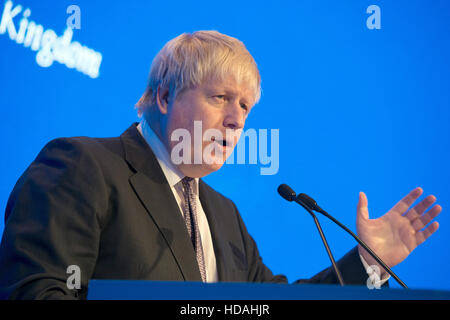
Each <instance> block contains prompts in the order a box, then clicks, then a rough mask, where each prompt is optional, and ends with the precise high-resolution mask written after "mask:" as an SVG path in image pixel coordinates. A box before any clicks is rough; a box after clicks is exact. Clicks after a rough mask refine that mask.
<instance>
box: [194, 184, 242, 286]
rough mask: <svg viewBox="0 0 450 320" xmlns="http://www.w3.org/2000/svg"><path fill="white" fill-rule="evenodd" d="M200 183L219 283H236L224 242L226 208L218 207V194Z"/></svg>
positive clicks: (228, 251)
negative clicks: (223, 221) (228, 263)
mask: <svg viewBox="0 0 450 320" xmlns="http://www.w3.org/2000/svg"><path fill="white" fill-rule="evenodd" d="M199 181H200V182H199V193H200V195H199V196H200V202H201V204H202V208H203V211H205V214H206V217H207V219H208V225H209V228H210V230H211V236H212V240H213V246H214V253H215V255H216V265H217V273H218V276H219V281H222V282H227V281H236V279H234V276H233V275H234V274H233V270H232V269H231V268H230V265H227V264H226V262H230V261H233V257H232V252H231V249H230V246H229V244H228V243H226V242H225V241H224V239H227V237H226V236H225V234H224V230H223V227H222V228H221V226H223V225H224V223H221V219H225V218H226V217H227V215H226V212H223V211H224V208H223V207H222V206H220V205H217V204H218V203H220V201H218V200H219V199H217V194H215V193H214V192H213V191H212V190H211V189H210V188H209V187H208V186H207V185H206V184H205V183H204V182H203V180H201V179H200V180H199Z"/></svg>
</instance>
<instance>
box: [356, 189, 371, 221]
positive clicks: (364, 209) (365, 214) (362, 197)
mask: <svg viewBox="0 0 450 320" xmlns="http://www.w3.org/2000/svg"><path fill="white" fill-rule="evenodd" d="M357 213H358V216H360V217H361V218H364V219H369V208H368V201H367V197H366V194H365V193H364V192H362V191H361V192H360V193H359V201H358V206H357Z"/></svg>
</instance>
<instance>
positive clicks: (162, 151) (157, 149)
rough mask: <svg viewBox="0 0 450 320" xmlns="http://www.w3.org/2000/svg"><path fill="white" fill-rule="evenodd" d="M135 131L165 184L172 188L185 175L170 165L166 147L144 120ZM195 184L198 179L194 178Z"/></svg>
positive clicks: (170, 161)
mask: <svg viewBox="0 0 450 320" xmlns="http://www.w3.org/2000/svg"><path fill="white" fill-rule="evenodd" d="M137 129H138V131H139V133H140V134H141V135H142V136H143V137H144V139H145V141H147V143H148V145H149V146H150V148H151V149H152V151H153V153H154V154H155V157H156V159H157V160H158V163H159V165H160V167H161V169H162V171H163V173H164V175H165V177H166V179H167V182H168V183H169V185H170V186H171V187H174V186H175V185H176V184H177V183H179V182H180V181H181V180H182V179H183V178H184V177H185V175H184V174H183V173H182V172H181V171H180V169H178V168H177V167H176V166H175V165H174V164H173V163H172V160H171V159H170V155H169V152H168V151H167V148H166V146H165V145H164V144H163V143H162V141H161V140H160V139H159V137H158V136H157V135H156V133H155V132H154V131H153V130H152V128H151V127H150V125H149V124H148V122H147V121H146V120H145V119H142V121H141V122H140V123H139V125H138V126H137ZM195 182H196V183H195V185H196V186H198V178H195Z"/></svg>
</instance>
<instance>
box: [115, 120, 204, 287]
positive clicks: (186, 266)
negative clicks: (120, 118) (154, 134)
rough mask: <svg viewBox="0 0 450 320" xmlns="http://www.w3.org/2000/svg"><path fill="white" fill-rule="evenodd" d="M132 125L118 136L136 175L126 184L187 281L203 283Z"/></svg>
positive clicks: (166, 190)
mask: <svg viewBox="0 0 450 320" xmlns="http://www.w3.org/2000/svg"><path fill="white" fill-rule="evenodd" d="M136 125H137V123H134V124H133V125H132V126H131V127H130V128H128V130H126V131H125V132H124V133H123V134H122V135H121V136H120V138H121V141H122V144H123V147H124V150H125V159H126V161H127V162H128V163H129V165H130V166H132V167H133V168H134V170H135V171H136V172H135V174H134V175H133V176H131V177H130V179H129V182H130V184H131V186H132V188H133V190H134V191H135V193H136V194H137V196H138V198H139V199H140V201H141V202H142V204H143V205H144V207H145V209H146V210H147V211H148V213H149V215H150V218H151V219H153V221H154V222H155V224H156V225H157V226H158V228H159V230H160V232H161V233H162V234H163V236H164V239H165V241H166V242H167V245H168V247H169V248H170V250H171V252H172V254H173V256H174V258H175V260H176V262H177V264H178V267H179V269H180V272H181V274H182V275H183V278H184V280H186V281H202V280H201V275H200V271H199V268H198V264H197V260H196V256H195V252H194V248H193V246H192V244H191V241H190V238H189V235H188V232H187V230H186V226H185V223H184V220H183V217H182V216H181V214H180V209H179V207H178V204H177V202H176V200H175V198H174V196H173V193H172V190H171V188H170V186H169V184H168V182H167V180H166V178H165V176H164V173H163V172H162V170H161V168H160V166H159V163H158V161H157V159H156V157H155V155H154V154H153V152H152V151H151V148H150V147H149V146H148V144H147V142H146V141H145V140H144V138H143V137H142V136H141V134H140V133H139V132H138V130H137V128H136Z"/></svg>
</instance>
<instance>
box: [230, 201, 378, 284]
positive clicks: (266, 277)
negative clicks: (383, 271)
mask: <svg viewBox="0 0 450 320" xmlns="http://www.w3.org/2000/svg"><path fill="white" fill-rule="evenodd" d="M235 209H236V214H237V217H238V221H239V225H240V228H241V234H242V239H243V243H244V247H245V251H246V252H245V255H246V257H247V267H248V271H249V274H248V277H249V278H248V281H251V282H277V283H287V282H288V280H287V278H286V277H285V276H284V275H273V273H272V271H271V270H270V269H269V268H268V267H267V266H266V265H265V264H264V263H263V261H262V258H261V256H260V255H259V251H258V248H257V246H256V243H255V241H254V240H253V238H252V237H251V236H250V234H249V233H248V232H247V229H246V227H245V225H244V222H243V221H242V218H241V216H240V214H239V212H238V210H237V208H236V207H235ZM305 263H307V261H305ZM337 266H338V268H339V271H340V272H341V274H342V278H343V280H344V283H345V284H346V285H365V284H366V281H367V279H368V277H369V276H368V275H367V273H366V271H365V268H364V266H363V264H362V262H361V259H360V257H359V253H358V249H357V247H354V248H353V249H352V250H350V251H349V252H348V253H347V254H346V255H345V256H344V257H342V258H341V259H340V260H339V261H337ZM338 283H339V282H338V279H337V276H336V273H335V272H334V269H333V268H332V267H329V268H326V269H325V270H323V271H321V272H319V273H318V274H316V275H315V276H313V277H312V278H310V279H299V280H297V281H295V282H294V284H338ZM385 286H387V282H386V283H385Z"/></svg>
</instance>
